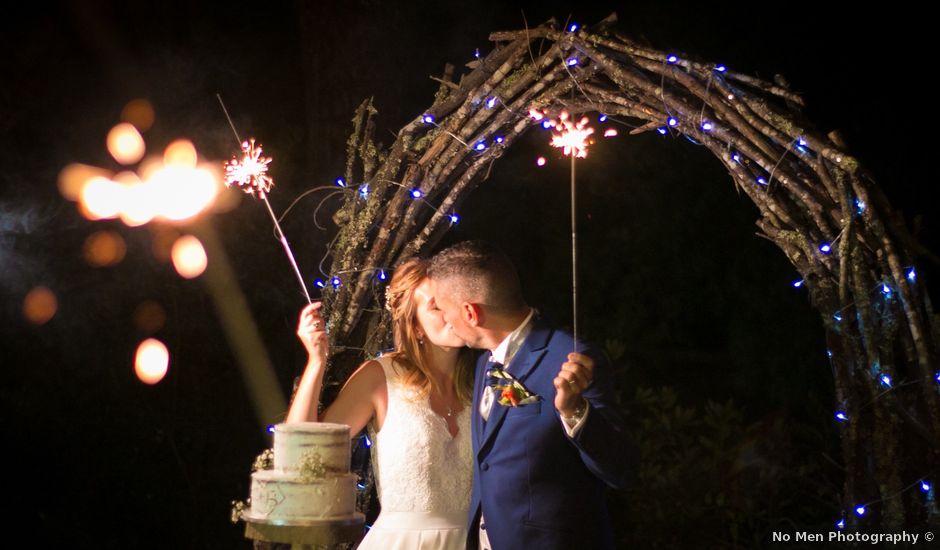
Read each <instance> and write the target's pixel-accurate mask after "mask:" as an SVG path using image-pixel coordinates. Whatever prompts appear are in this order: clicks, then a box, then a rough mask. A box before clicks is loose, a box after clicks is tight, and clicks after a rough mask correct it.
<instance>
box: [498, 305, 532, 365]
mask: <svg viewBox="0 0 940 550" xmlns="http://www.w3.org/2000/svg"><path fill="white" fill-rule="evenodd" d="M533 317H535V309H533V308H529V314H528V315H527V316H526V318H525V319H524V320H523V321H522V323H521V324H520V325H519V326H518V327H516V330H514V331H512V332H510V333H509V336H507V337H505V338H503V341H502V342H500V343H499V345H498V346H496V348H495V349H493V357H492V359H491V361H495V362H497V363H500V364H502V365H509V362H510V361H512V358H513V357H515V355H516V352H517V351H519V348H520V347H522V342H524V341H525V339H526V337H527V336H528V335H529V333H530V332H532V319H533Z"/></svg>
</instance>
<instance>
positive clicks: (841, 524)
mask: <svg viewBox="0 0 940 550" xmlns="http://www.w3.org/2000/svg"><path fill="white" fill-rule="evenodd" d="M836 529H838V530H839V531H841V530H843V529H845V519H844V518H843V519H840V520H839V521H837V522H836Z"/></svg>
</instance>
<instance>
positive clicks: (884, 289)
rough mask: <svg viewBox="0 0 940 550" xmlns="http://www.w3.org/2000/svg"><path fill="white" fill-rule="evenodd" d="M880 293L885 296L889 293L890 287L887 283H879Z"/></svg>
mask: <svg viewBox="0 0 940 550" xmlns="http://www.w3.org/2000/svg"><path fill="white" fill-rule="evenodd" d="M881 293H882V294H884V295H885V296H887V295H889V294H891V287H890V286H888V283H881Z"/></svg>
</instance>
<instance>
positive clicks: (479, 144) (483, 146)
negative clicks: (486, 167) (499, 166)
mask: <svg viewBox="0 0 940 550" xmlns="http://www.w3.org/2000/svg"><path fill="white" fill-rule="evenodd" d="M473 148H474V149H476V150H477V151H482V150H484V149H486V143H485V142H482V141H478V142H477V144H476V145H474V146H473Z"/></svg>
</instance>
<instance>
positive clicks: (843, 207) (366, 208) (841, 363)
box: [324, 16, 940, 527]
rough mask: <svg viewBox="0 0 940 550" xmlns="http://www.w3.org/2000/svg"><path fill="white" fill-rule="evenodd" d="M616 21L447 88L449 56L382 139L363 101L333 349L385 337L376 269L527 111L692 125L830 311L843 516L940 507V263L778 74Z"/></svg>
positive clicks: (420, 242) (536, 32) (498, 57)
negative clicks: (938, 284) (926, 481)
mask: <svg viewBox="0 0 940 550" xmlns="http://www.w3.org/2000/svg"><path fill="white" fill-rule="evenodd" d="M615 22H616V17H615V16H611V17H609V18H607V19H605V20H604V21H602V22H600V23H599V24H597V25H595V26H593V27H590V28H578V29H572V28H568V29H559V28H558V27H557V26H556V24H555V23H554V22H552V21H549V22H548V23H546V24H544V25H541V26H539V27H536V28H532V29H525V30H520V31H512V32H496V33H493V34H492V35H491V36H490V39H491V40H492V41H494V42H495V43H496V47H495V48H494V49H493V51H491V52H490V53H489V54H488V55H486V56H485V57H482V58H480V59H479V60H477V61H474V62H473V63H471V64H470V65H469V67H470V69H471V70H470V72H469V73H467V74H464V75H462V76H461V77H460V79H459V80H458V81H456V82H455V81H454V79H453V68H452V67H448V68H447V70H446V71H445V75H444V76H443V78H440V79H436V80H438V81H439V82H440V83H441V86H440V88H439V90H438V92H437V94H436V96H435V99H434V103H433V104H432V105H431V106H430V107H429V108H428V109H427V110H426V111H425V112H424V113H422V114H421V115H419V116H418V117H417V118H415V119H414V120H412V121H411V122H410V123H408V124H407V125H406V126H405V127H404V128H402V129H401V131H400V132H399V133H398V134H397V138H396V139H395V141H394V143H392V144H391V146H390V147H389V148H388V149H386V150H379V149H378V148H377V147H376V145H375V142H374V141H373V131H374V125H373V121H372V116H373V114H374V113H375V111H374V109H373V108H372V105H371V101H366V102H364V103H363V104H362V105H361V106H360V107H359V109H358V110H357V112H356V117H355V119H354V121H355V129H354V132H353V134H352V136H351V137H350V139H349V142H348V144H347V154H348V157H347V164H346V174H345V176H346V178H345V181H346V182H349V183H350V184H352V183H353V182H357V184H356V185H350V189H349V191H350V192H349V193H348V195H347V197H346V200H345V203H344V205H343V206H342V207H341V208H340V210H339V211H338V212H337V214H336V216H335V220H336V221H337V223H338V225H339V232H338V234H337V237H336V239H335V240H334V242H333V243H332V245H331V247H330V253H331V255H332V258H333V261H332V266H331V270H330V273H331V275H333V276H336V277H338V279H337V281H336V283H337V284H336V286H335V287H334V286H331V285H329V284H327V285H326V288H325V289H324V290H325V291H324V299H325V300H326V301H327V305H328V306H329V309H328V311H330V319H329V324H330V327H331V338H332V340H333V343H334V346H337V347H338V348H341V347H342V346H343V345H350V346H352V345H356V346H360V345H361V346H362V347H363V348H364V349H365V351H366V353H373V352H375V351H377V350H378V349H381V348H382V347H383V345H384V343H385V342H386V341H387V335H388V332H387V327H383V326H381V325H382V323H384V322H385V321H384V320H383V319H382V316H381V315H380V313H379V312H380V311H381V304H382V301H381V293H380V292H375V290H376V289H378V288H380V284H381V281H380V280H379V279H381V278H382V277H383V276H384V273H385V271H384V270H388V269H389V266H393V265H394V264H395V263H396V262H397V261H398V260H399V259H400V258H403V257H405V256H408V255H412V254H416V253H421V252H426V251H428V250H430V249H431V248H432V247H433V246H434V245H435V244H436V243H437V242H438V240H439V239H440V238H441V236H442V234H443V232H444V231H446V229H447V227H448V225H449V224H450V223H451V220H450V219H449V213H450V212H451V211H453V209H454V208H455V207H456V206H458V205H459V203H460V202H461V201H462V200H463V199H464V198H465V197H466V196H467V195H468V194H469V193H470V192H471V191H472V190H473V189H474V188H475V186H476V184H477V183H478V181H479V180H480V179H481V176H482V171H483V169H484V168H485V167H486V166H488V165H489V164H490V163H491V162H493V161H495V160H496V159H497V158H499V157H500V156H501V155H502V154H503V152H504V151H505V150H506V149H507V148H508V147H510V146H511V145H512V144H513V142H514V141H515V140H516V139H517V138H518V137H519V136H520V135H521V134H522V133H523V132H525V131H526V130H527V129H528V128H530V127H532V126H533V125H535V124H537V122H536V121H535V120H534V119H533V118H532V117H530V116H529V112H530V109H537V110H542V109H547V110H549V111H550V112H557V111H560V110H561V109H565V110H567V111H569V112H570V113H572V114H579V113H586V112H596V113H603V114H607V115H610V116H619V117H624V118H628V119H631V120H632V121H638V122H639V124H638V125H637V129H636V130H634V132H633V133H639V132H642V131H660V132H677V133H681V134H685V135H686V136H689V137H691V138H693V139H695V140H696V141H698V142H699V143H701V144H702V145H704V146H705V147H707V148H708V149H709V150H710V151H711V152H712V153H713V154H714V155H715V157H716V158H718V160H720V161H721V162H722V163H723V164H724V165H725V167H726V168H727V170H728V173H729V174H730V175H731V177H732V179H733V181H734V182H735V184H736V185H737V187H738V188H739V189H740V190H741V191H742V192H744V193H746V194H747V196H748V197H750V199H751V200H752V201H753V202H754V204H755V205H757V207H758V209H759V211H760V213H761V217H760V218H759V219H758V220H757V222H756V223H757V225H758V227H759V228H760V232H759V233H758V234H759V235H760V236H762V237H764V238H766V239H768V240H770V241H771V242H773V243H774V244H776V245H777V246H778V247H779V248H780V249H781V250H782V251H783V252H784V254H786V256H787V258H788V259H789V260H790V262H792V263H793V265H794V266H795V268H796V269H797V270H798V271H799V272H800V273H801V274H802V277H803V283H802V284H804V285H805V286H806V287H807V288H808V290H809V293H810V297H811V301H812V304H813V306H814V307H815V308H816V309H817V310H818V311H819V312H820V314H821V316H822V320H823V324H824V325H825V330H826V339H827V342H828V346H829V353H830V357H831V361H832V368H833V376H834V379H835V388H836V401H837V403H836V406H835V407H836V410H837V411H839V414H838V415H837V418H838V419H839V420H840V421H841V422H842V424H841V426H842V450H843V459H844V463H845V467H846V477H845V486H844V494H843V507H844V509H843V512H844V513H845V514H846V517H847V518H855V519H848V525H849V526H851V525H852V524H853V522H854V521H858V518H857V516H856V514H853V513H852V511H853V510H854V509H855V507H857V506H858V505H860V504H866V503H876V502H877V503H878V505H877V506H869V508H868V510H867V514H866V515H865V516H864V517H865V518H866V519H865V520H864V521H865V523H866V524H867V525H868V526H870V525H871V522H872V521H874V522H876V523H880V524H881V525H883V526H885V527H902V526H910V525H913V524H916V523H920V522H924V521H926V520H928V519H930V518H931V517H936V516H935V515H934V514H935V513H936V509H935V507H934V505H933V490H932V488H931V489H929V490H927V493H928V494H927V496H926V500H927V506H925V507H921V505H922V504H923V500H924V499H923V498H921V499H920V500H916V499H914V498H902V497H901V495H906V494H910V493H905V490H906V489H907V488H910V487H911V486H912V484H913V485H920V483H919V480H921V479H923V478H930V479H935V478H936V474H938V473H940V469H938V465H940V393H938V381H940V374H938V373H937V370H938V366H937V363H936V360H937V357H938V353H937V352H938V347H937V344H938V341H940V323H938V319H937V318H936V316H935V315H934V313H933V310H932V308H931V304H930V302H929V298H928V296H927V293H926V289H925V288H924V287H923V281H922V278H918V276H917V273H916V271H914V268H913V265H914V264H915V259H916V258H927V259H929V260H930V261H932V262H938V260H937V258H936V257H935V256H934V255H932V254H931V253H930V252H929V251H927V250H925V249H924V248H923V247H922V246H921V245H919V244H918V243H917V241H916V240H915V239H914V238H913V237H912V236H911V234H910V233H909V232H908V230H907V229H906V227H905V225H904V223H903V220H902V218H901V217H900V216H899V215H898V214H897V213H896V212H895V210H894V209H893V208H892V207H891V205H890V204H889V203H888V201H887V199H886V197H885V195H884V194H883V193H882V191H881V189H880V188H879V187H878V185H877V184H876V182H875V181H874V179H873V177H872V176H871V174H870V173H869V172H868V171H866V170H865V168H864V166H862V165H861V164H860V162H859V161H858V160H857V159H856V158H854V157H853V156H851V155H850V154H849V152H848V151H847V150H846V147H845V145H844V144H843V143H842V142H841V140H840V139H839V137H838V135H835V134H830V135H828V136H827V135H821V134H820V133H819V132H818V131H817V130H816V129H815V127H814V126H813V125H812V124H811V123H810V122H809V121H808V120H807V119H806V118H805V117H804V116H803V114H802V112H801V108H802V106H803V100H802V98H801V97H800V96H799V95H798V94H796V93H794V92H792V91H790V90H789V89H788V87H787V84H786V82H785V81H783V79H782V78H779V77H778V78H777V79H776V82H773V83H771V82H766V81H763V80H759V79H756V78H752V77H749V76H747V75H743V74H740V73H736V72H733V71H731V70H728V69H726V68H725V67H722V66H720V65H715V64H711V63H701V62H697V61H693V60H691V59H690V58H688V57H686V56H682V55H678V54H676V55H673V54H670V53H668V52H662V51H657V50H655V49H653V48H650V47H648V46H645V45H641V44H638V43H636V42H635V41H632V40H630V39H629V38H626V37H624V36H622V35H620V34H618V33H617V32H616V31H615V30H613V25H614V23H615ZM497 137H498V138H500V139H498V140H497V139H496V138H497ZM477 144H483V145H482V146H480V147H477ZM363 186H367V187H363ZM418 193H420V196H421V198H422V200H421V201H416V200H413V199H414V197H415V195H417V194H418ZM425 201H427V202H431V203H433V204H434V205H436V206H437V208H427V207H426V202H425ZM340 281H341V282H340ZM872 516H874V518H875V519H871V518H872Z"/></svg>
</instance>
